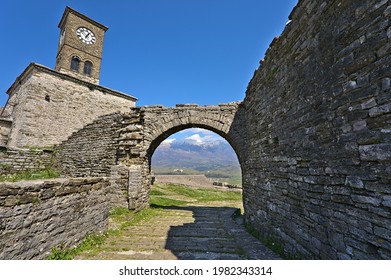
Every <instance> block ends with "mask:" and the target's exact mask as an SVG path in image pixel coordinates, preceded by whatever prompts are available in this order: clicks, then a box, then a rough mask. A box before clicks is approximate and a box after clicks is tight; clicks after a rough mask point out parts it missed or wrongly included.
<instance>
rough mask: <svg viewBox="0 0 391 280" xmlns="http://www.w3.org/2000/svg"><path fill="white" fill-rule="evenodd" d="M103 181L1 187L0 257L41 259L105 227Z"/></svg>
mask: <svg viewBox="0 0 391 280" xmlns="http://www.w3.org/2000/svg"><path fill="white" fill-rule="evenodd" d="M108 186H109V181H108V179H107V178H76V179H52V180H44V181H43V180H37V181H20V182H15V183H10V182H2V183H0V259H44V258H46V257H47V256H48V255H49V254H50V253H51V249H52V248H54V247H56V246H58V245H59V244H62V245H64V246H65V247H71V246H74V245H77V244H78V243H80V242H81V241H82V239H83V237H84V236H85V235H86V234H88V233H93V232H95V233H99V232H103V231H105V230H106V229H107V226H108V217H109V206H110V202H109V187H108Z"/></svg>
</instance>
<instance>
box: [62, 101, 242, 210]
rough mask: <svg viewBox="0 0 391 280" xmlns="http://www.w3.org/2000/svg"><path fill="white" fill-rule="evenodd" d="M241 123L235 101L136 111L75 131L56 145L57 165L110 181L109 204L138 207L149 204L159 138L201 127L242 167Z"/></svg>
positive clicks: (75, 173)
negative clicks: (215, 136)
mask: <svg viewBox="0 0 391 280" xmlns="http://www.w3.org/2000/svg"><path fill="white" fill-rule="evenodd" d="M245 125H246V123H245V119H244V112H243V109H242V106H241V103H238V102H237V103H236V102H235V103H228V104H220V105H216V106H198V105H193V104H182V105H177V106H176V107H173V108H166V107H163V106H148V107H136V108H132V109H131V110H130V112H129V113H125V114H120V113H117V114H111V115H107V116H104V117H101V118H99V119H98V120H96V121H95V122H93V123H92V124H89V125H87V126H86V127H85V128H83V129H82V130H80V131H78V132H76V133H74V134H73V135H72V136H71V137H70V138H69V139H68V140H67V141H66V142H64V143H62V144H61V145H60V146H59V153H58V157H57V161H58V165H59V166H60V167H61V169H62V172H63V174H64V175H66V176H75V177H87V176H110V177H112V178H113V179H112V202H113V203H114V204H120V205H122V206H125V205H127V206H128V207H129V209H141V208H144V207H147V206H148V205H149V190H150V182H151V169H150V162H151V157H152V155H153V152H154V151H155V149H156V148H157V147H158V146H159V144H160V143H161V142H162V141H163V140H164V139H166V138H167V137H168V136H170V135H171V134H173V133H176V132H178V131H180V130H183V129H186V128H191V127H198V128H205V129H208V130H211V131H213V132H215V133H217V134H219V135H220V136H222V137H223V138H224V139H226V140H227V141H228V142H229V143H230V144H231V146H232V147H233V149H234V150H235V152H236V154H237V156H238V159H239V162H240V163H241V164H242V163H243V161H244V160H245V158H246V147H245V139H244V135H245Z"/></svg>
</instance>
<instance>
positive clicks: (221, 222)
mask: <svg viewBox="0 0 391 280" xmlns="http://www.w3.org/2000/svg"><path fill="white" fill-rule="evenodd" d="M235 210H236V208H234V207H219V206H211V205H204V206H203V205H195V206H194V205H193V206H183V207H175V206H173V207H166V208H164V210H163V211H161V212H160V213H159V215H158V216H155V217H153V218H152V219H150V220H149V221H146V222H144V223H141V224H139V225H137V226H130V227H128V228H126V229H125V230H124V231H123V234H122V235H121V236H115V237H114V236H110V237H109V238H108V239H107V240H106V242H105V244H104V245H103V247H102V249H103V251H102V252H100V253H99V254H98V255H95V256H93V257H88V256H87V255H81V256H79V259H87V258H91V259H112V260H113V259H114V260H119V259H136V260H169V259H171V260H172V259H188V260H197V259H204V260H205V259H214V260H229V259H231V260H232V259H279V257H278V256H277V255H276V254H274V253H273V252H272V251H271V250H269V249H268V248H267V247H265V246H264V245H263V244H262V243H261V242H259V241H258V240H257V239H256V238H254V237H253V236H251V235H250V234H249V233H247V231H246V230H245V229H244V226H243V225H241V224H240V223H238V222H237V221H235V220H234V219H233V218H232V215H233V214H234V212H235Z"/></svg>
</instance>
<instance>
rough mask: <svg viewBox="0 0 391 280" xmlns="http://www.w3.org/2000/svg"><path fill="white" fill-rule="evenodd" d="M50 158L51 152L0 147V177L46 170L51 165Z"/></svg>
mask: <svg viewBox="0 0 391 280" xmlns="http://www.w3.org/2000/svg"><path fill="white" fill-rule="evenodd" d="M52 156H53V151H52V150H47V149H46V150H42V149H33V150H30V149H16V148H6V147H0V175H7V174H12V173H16V172H21V171H36V170H42V169H46V168H48V167H50V165H51V163H52ZM0 192H1V191H0Z"/></svg>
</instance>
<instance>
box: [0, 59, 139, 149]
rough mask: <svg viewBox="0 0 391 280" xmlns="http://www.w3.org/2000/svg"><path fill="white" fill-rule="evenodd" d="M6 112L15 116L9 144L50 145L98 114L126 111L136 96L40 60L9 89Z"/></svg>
mask: <svg viewBox="0 0 391 280" xmlns="http://www.w3.org/2000/svg"><path fill="white" fill-rule="evenodd" d="M7 93H8V94H9V95H10V98H9V100H8V102H7V104H6V106H5V109H4V112H5V113H6V114H7V115H8V116H10V117H11V118H12V121H13V122H12V127H11V131H10V134H9V137H8V143H7V145H8V146H10V147H20V148H22V147H24V148H25V147H47V146H53V145H55V144H59V143H61V142H62V141H64V140H66V139H67V138H68V137H69V136H70V135H71V134H72V133H73V132H75V131H77V130H79V129H81V128H83V127H84V126H85V125H87V124H89V123H91V122H93V121H94V120H95V119H97V118H98V117H99V116H103V115H107V114H111V113H115V112H127V111H129V109H130V108H131V107H134V106H135V101H136V99H135V98H134V97H131V96H129V95H125V94H123V93H120V92H117V91H113V90H110V89H108V88H105V87H102V86H99V85H96V84H92V83H88V82H86V81H83V80H79V79H77V78H74V77H71V76H69V75H66V74H63V73H59V72H56V71H53V70H51V69H49V68H46V67H44V66H41V65H37V64H30V66H29V67H27V69H26V70H25V71H24V72H23V73H22V74H21V75H20V76H19V77H18V78H17V80H16V81H15V83H14V84H13V85H12V86H11V88H10V89H9V90H8V91H7Z"/></svg>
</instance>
